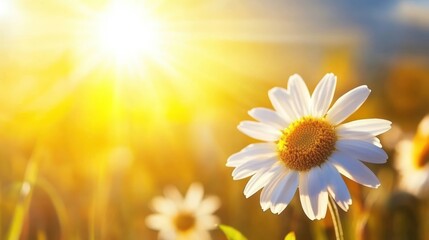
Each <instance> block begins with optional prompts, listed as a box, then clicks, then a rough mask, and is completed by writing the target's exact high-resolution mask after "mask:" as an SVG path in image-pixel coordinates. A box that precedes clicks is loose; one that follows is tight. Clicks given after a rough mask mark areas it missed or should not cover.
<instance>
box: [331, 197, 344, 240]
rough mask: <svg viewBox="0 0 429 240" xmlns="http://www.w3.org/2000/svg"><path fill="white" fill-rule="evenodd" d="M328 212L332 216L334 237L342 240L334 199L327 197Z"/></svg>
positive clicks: (342, 235) (341, 230)
mask: <svg viewBox="0 0 429 240" xmlns="http://www.w3.org/2000/svg"><path fill="white" fill-rule="evenodd" d="M328 207H329V212H330V213H331V216H332V222H333V223H334V229H335V236H336V239H337V240H344V234H343V228H342V226H341V220H340V214H339V213H338V208H337V204H336V203H335V201H334V199H332V197H331V196H329V201H328Z"/></svg>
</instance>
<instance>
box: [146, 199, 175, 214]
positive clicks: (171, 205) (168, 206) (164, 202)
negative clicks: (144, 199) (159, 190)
mask: <svg viewBox="0 0 429 240" xmlns="http://www.w3.org/2000/svg"><path fill="white" fill-rule="evenodd" d="M151 207H152V208H153V209H154V210H155V211H157V212H160V213H165V214H170V213H174V212H175V211H176V208H177V206H176V203H175V202H174V201H173V200H171V199H168V198H163V197H155V198H154V199H153V200H152V203H151Z"/></svg>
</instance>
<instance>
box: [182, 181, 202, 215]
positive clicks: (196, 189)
mask: <svg viewBox="0 0 429 240" xmlns="http://www.w3.org/2000/svg"><path fill="white" fill-rule="evenodd" d="M203 195H204V188H203V185H201V184H200V183H193V184H191V186H189V188H188V192H187V193H186V196H185V205H186V206H187V207H188V208H191V209H195V208H197V207H199V204H200V203H201V201H202V199H203Z"/></svg>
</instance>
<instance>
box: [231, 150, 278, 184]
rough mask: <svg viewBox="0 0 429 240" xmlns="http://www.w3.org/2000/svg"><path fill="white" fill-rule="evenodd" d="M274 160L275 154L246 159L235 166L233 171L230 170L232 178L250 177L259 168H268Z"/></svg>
mask: <svg viewBox="0 0 429 240" xmlns="http://www.w3.org/2000/svg"><path fill="white" fill-rule="evenodd" d="M276 162H277V156H275V157H271V158H267V159H252V160H248V161H246V162H244V163H243V164H241V165H239V166H237V167H236V168H235V169H234V171H232V177H233V179H234V180H239V179H243V178H247V177H250V176H251V175H253V174H256V172H258V171H259V170H260V169H265V168H270V167H271V166H272V165H273V164H275V163H276Z"/></svg>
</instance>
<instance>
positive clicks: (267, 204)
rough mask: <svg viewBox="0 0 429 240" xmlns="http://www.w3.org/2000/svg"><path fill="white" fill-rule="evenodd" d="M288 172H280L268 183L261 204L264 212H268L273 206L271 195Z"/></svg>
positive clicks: (262, 193)
mask: <svg viewBox="0 0 429 240" xmlns="http://www.w3.org/2000/svg"><path fill="white" fill-rule="evenodd" d="M285 174H286V172H283V171H278V172H276V173H275V174H274V175H273V176H272V177H271V180H270V181H269V182H268V183H267V185H266V186H265V187H264V189H262V192H261V197H260V204H261V207H262V210H264V211H266V210H267V209H268V208H270V206H271V201H270V199H271V195H272V194H273V192H274V191H275V189H276V187H277V184H278V182H279V181H280V180H282V178H283V177H284V176H285Z"/></svg>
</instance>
